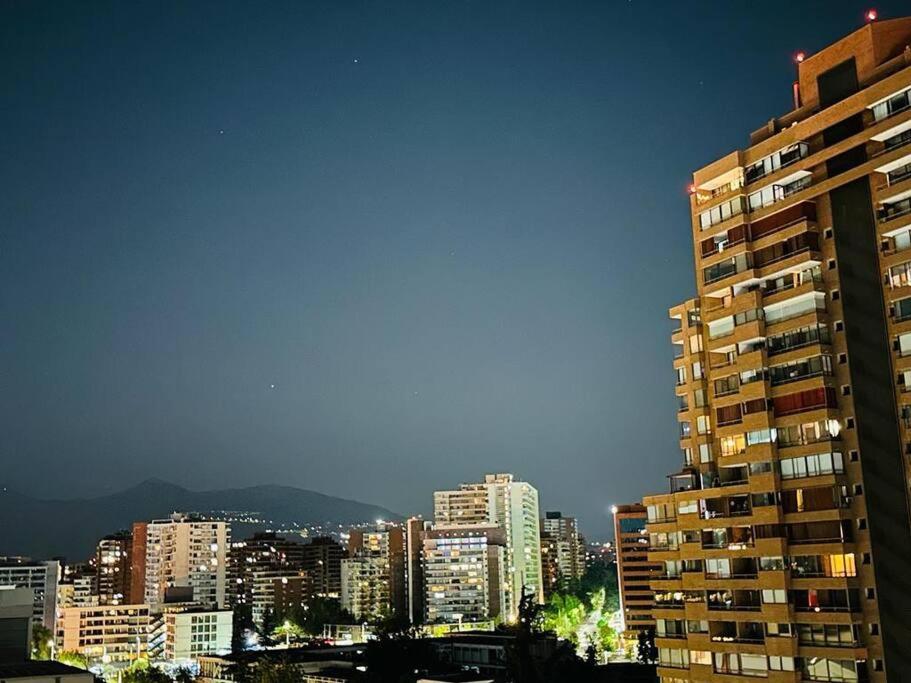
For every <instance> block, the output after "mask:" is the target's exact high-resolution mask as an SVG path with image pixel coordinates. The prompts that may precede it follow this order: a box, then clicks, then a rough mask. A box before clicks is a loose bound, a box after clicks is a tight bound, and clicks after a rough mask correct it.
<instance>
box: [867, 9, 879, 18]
mask: <svg viewBox="0 0 911 683" xmlns="http://www.w3.org/2000/svg"><path fill="white" fill-rule="evenodd" d="M878 16H879V14H877V12H876V10H875V9H868V10H867V21H876V17H878Z"/></svg>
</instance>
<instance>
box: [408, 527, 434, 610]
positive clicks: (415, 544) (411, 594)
mask: <svg viewBox="0 0 911 683" xmlns="http://www.w3.org/2000/svg"><path fill="white" fill-rule="evenodd" d="M430 526H431V525H430V523H429V522H425V521H424V520H423V519H421V518H420V517H410V518H408V520H407V521H406V522H405V590H406V593H407V596H406V603H407V604H406V606H405V611H406V614H407V615H408V620H409V622H410V623H412V624H422V623H424V604H425V603H424V601H425V594H424V536H425V534H426V533H427V531H428V530H429V529H430Z"/></svg>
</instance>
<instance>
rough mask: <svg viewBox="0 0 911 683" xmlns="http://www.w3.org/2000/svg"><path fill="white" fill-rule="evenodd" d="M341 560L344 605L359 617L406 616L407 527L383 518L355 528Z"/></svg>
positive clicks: (364, 618) (342, 599)
mask: <svg viewBox="0 0 911 683" xmlns="http://www.w3.org/2000/svg"><path fill="white" fill-rule="evenodd" d="M348 555H349V556H348V557H346V558H345V559H343V560H342V561H341V564H342V577H341V583H342V590H341V603H342V607H343V608H345V609H346V610H348V611H349V612H350V613H351V614H353V615H354V616H355V618H357V619H361V620H365V621H366V620H370V619H382V618H387V617H391V616H393V615H395V616H400V617H403V618H407V605H408V598H407V595H406V582H405V530H404V528H403V527H402V526H401V525H399V524H394V523H388V522H380V523H377V525H376V526H375V527H372V528H369V529H352V530H351V532H350V534H349V538H348Z"/></svg>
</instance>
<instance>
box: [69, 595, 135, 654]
mask: <svg viewBox="0 0 911 683" xmlns="http://www.w3.org/2000/svg"><path fill="white" fill-rule="evenodd" d="M149 626H150V619H149V606H148V605H95V606H91V607H65V608H63V609H61V610H60V615H59V616H58V618H57V650H58V652H63V651H68V652H78V653H79V654H81V655H83V656H85V657H86V659H88V660H89V662H91V663H96V662H105V663H107V662H130V661H133V660H135V659H137V658H139V657H143V656H145V653H146V652H147V650H148V644H149Z"/></svg>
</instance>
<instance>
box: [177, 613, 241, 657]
mask: <svg viewBox="0 0 911 683" xmlns="http://www.w3.org/2000/svg"><path fill="white" fill-rule="evenodd" d="M232 615H233V612H232V611H231V610H225V609H222V610H204V609H193V610H187V611H183V612H166V613H165V614H164V623H165V640H164V657H165V659H167V660H169V661H172V662H183V661H189V660H195V659H197V658H199V657H200V656H202V655H209V654H216V653H222V652H225V651H228V650H230V649H231V634H232V632H233V624H232Z"/></svg>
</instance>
